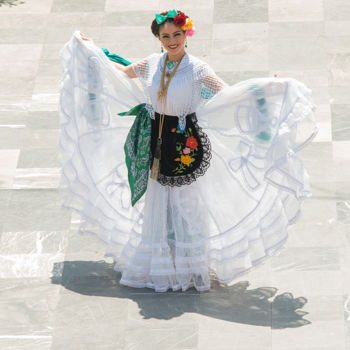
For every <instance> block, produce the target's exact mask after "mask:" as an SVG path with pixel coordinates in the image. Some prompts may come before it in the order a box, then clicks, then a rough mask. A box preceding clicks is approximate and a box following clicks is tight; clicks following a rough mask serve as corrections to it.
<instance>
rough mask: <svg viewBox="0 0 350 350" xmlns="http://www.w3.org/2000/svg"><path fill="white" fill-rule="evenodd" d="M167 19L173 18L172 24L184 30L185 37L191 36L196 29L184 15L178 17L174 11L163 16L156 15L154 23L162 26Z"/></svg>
mask: <svg viewBox="0 0 350 350" xmlns="http://www.w3.org/2000/svg"><path fill="white" fill-rule="evenodd" d="M168 18H173V19H174V24H175V25H176V26H178V27H180V28H181V29H182V30H184V31H185V32H186V33H185V35H187V36H192V35H193V34H194V32H195V30H196V28H195V27H194V25H193V21H192V19H191V18H189V17H188V16H186V15H185V14H184V13H181V14H180V15H179V14H178V13H177V11H176V10H172V11H170V12H168V13H167V14H166V15H164V16H163V15H160V14H158V13H157V14H156V21H157V23H158V24H162V23H163V22H164V21H166V20H167V19H168Z"/></svg>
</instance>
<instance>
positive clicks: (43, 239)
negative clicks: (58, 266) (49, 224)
mask: <svg viewBox="0 0 350 350" xmlns="http://www.w3.org/2000/svg"><path fill="white" fill-rule="evenodd" d="M67 240H68V235H67V231H20V232H3V233H2V235H1V240H0V242H1V245H0V255H14V254H46V253H51V254H59V253H61V254H63V253H64V252H65V249H66V245H67Z"/></svg>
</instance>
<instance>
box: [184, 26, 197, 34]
mask: <svg viewBox="0 0 350 350" xmlns="http://www.w3.org/2000/svg"><path fill="white" fill-rule="evenodd" d="M195 31H196V28H195V27H192V28H191V29H188V30H186V35H187V36H192V35H193V34H194V32H195Z"/></svg>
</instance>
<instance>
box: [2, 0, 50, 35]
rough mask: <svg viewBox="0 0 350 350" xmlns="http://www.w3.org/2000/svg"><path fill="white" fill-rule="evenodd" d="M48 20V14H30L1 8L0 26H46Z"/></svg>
mask: <svg viewBox="0 0 350 350" xmlns="http://www.w3.org/2000/svg"><path fill="white" fill-rule="evenodd" d="M26 2H27V1H26ZM31 5H33V2H32V3H31ZM47 21H48V15H47V14H44V13H41V14H40V13H31V14H30V16H28V14H26V13H15V12H14V11H12V12H8V13H7V12H6V11H4V8H1V9H0V28H22V29H23V28H40V27H41V26H42V27H43V28H45V25H46V24H47Z"/></svg>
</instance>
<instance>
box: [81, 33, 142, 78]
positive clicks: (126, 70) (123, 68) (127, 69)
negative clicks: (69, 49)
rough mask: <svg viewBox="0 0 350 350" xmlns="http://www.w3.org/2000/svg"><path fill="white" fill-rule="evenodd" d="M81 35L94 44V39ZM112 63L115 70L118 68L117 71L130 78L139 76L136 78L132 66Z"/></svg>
mask: <svg viewBox="0 0 350 350" xmlns="http://www.w3.org/2000/svg"><path fill="white" fill-rule="evenodd" d="M80 35H81V38H82V39H83V40H87V41H91V42H93V40H92V39H90V38H88V37H86V36H85V35H84V34H83V33H81V32H80ZM112 62H113V64H114V67H115V68H117V69H119V70H121V71H122V72H124V73H125V74H126V75H127V76H128V77H129V78H137V76H136V74H135V72H134V70H133V69H132V67H131V65H130V66H124V65H122V64H120V63H117V62H114V61H112Z"/></svg>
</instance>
